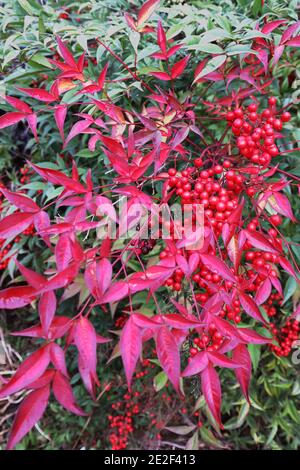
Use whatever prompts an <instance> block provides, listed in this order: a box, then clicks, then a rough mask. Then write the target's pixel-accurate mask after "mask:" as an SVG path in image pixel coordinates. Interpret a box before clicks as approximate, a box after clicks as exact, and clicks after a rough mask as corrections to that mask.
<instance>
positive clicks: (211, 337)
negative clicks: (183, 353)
mask: <svg viewBox="0 0 300 470" xmlns="http://www.w3.org/2000/svg"><path fill="white" fill-rule="evenodd" d="M224 339H225V337H224V336H223V335H222V333H220V331H218V329H217V327H216V325H215V324H214V323H211V324H210V325H209V327H208V328H207V329H206V330H203V332H202V333H200V334H199V333H198V332H197V333H196V336H194V337H193V338H192V340H191V341H192V344H191V347H190V349H189V353H190V356H191V357H192V356H195V355H196V354H197V353H198V352H200V351H202V350H206V351H217V350H218V349H220V347H221V346H222V344H223V341H224Z"/></svg>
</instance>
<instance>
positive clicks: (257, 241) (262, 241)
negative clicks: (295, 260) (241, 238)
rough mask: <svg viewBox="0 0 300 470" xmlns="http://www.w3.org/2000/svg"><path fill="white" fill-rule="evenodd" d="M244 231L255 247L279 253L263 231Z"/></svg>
mask: <svg viewBox="0 0 300 470" xmlns="http://www.w3.org/2000/svg"><path fill="white" fill-rule="evenodd" d="M243 233H245V235H246V237H247V240H249V242H250V243H251V245H252V246H254V248H258V249H259V250H263V251H269V252H270V253H275V254H278V251H277V250H275V249H274V248H273V245H271V243H270V242H269V241H268V240H267V239H266V237H265V236H264V235H262V234H261V233H259V232H254V231H252V230H243Z"/></svg>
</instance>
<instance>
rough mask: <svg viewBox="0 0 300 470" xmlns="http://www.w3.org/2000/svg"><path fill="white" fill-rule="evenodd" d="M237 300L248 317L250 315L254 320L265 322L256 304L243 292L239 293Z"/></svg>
mask: <svg viewBox="0 0 300 470" xmlns="http://www.w3.org/2000/svg"><path fill="white" fill-rule="evenodd" d="M239 299H240V302H241V306H242V308H243V309H244V310H245V312H246V313H248V315H250V317H252V318H254V319H255V320H257V321H259V322H262V323H266V320H265V319H264V317H263V316H262V314H261V313H260V310H259V308H258V306H257V304H256V303H255V301H254V300H253V299H252V298H251V297H250V296H249V295H246V294H244V293H243V292H239Z"/></svg>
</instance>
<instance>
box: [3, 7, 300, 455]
mask: <svg viewBox="0 0 300 470" xmlns="http://www.w3.org/2000/svg"><path fill="white" fill-rule="evenodd" d="M141 3H142V2H140V1H138V0H135V1H125V0H103V1H101V0H91V1H87V2H85V1H77V2H71V3H70V2H67V1H63V0H57V1H55V0H40V1H37V0H6V1H5V2H1V1H0V62H1V64H0V97H1V96H3V95H4V94H5V93H7V94H15V95H16V94H17V93H16V90H15V88H14V86H15V84H16V83H17V85H18V86H23V87H26V86H41V84H42V82H40V81H39V82H38V83H37V81H36V80H37V75H38V74H41V77H42V78H41V80H42V81H43V80H47V77H51V74H52V73H53V72H52V69H51V68H50V67H49V64H48V62H47V61H46V60H45V59H44V55H45V54H46V55H47V54H49V55H50V54H53V53H54V52H53V51H54V48H55V35H56V34H59V35H61V36H62V37H64V39H67V40H68V41H69V43H70V44H71V45H72V48H73V51H76V52H77V53H81V52H82V51H83V50H85V51H86V53H87V56H88V59H89V67H90V69H91V73H93V70H95V74H96V71H97V70H98V68H99V66H98V67H95V64H94V62H98V64H102V65H103V64H104V63H105V62H106V61H107V60H109V59H110V58H109V54H108V53H107V51H105V50H104V48H103V47H102V46H99V45H98V44H97V43H96V42H95V38H97V37H98V38H100V39H101V40H102V41H104V42H105V43H106V44H109V45H111V46H113V49H114V51H116V52H117V53H118V54H119V55H120V56H122V57H123V59H124V61H125V63H126V64H127V65H129V66H132V65H133V64H134V60H135V53H134V52H135V51H138V53H137V60H138V61H141V62H142V66H140V67H139V70H140V73H145V74H146V73H147V71H149V70H153V63H154V62H153V59H151V58H150V55H151V54H152V53H153V52H154V51H155V50H156V49H157V47H156V45H155V43H154V41H153V42H150V41H149V40H148V36H139V35H138V34H137V33H134V32H132V31H131V30H130V29H129V28H128V26H127V25H126V22H125V20H124V17H123V13H124V11H129V12H133V13H134V12H135V11H136V9H137V7H140V5H141ZM262 3H263V2H261V0H259V1H257V0H255V1H250V2H249V1H248V0H239V1H230V0H227V1H223V2H218V1H216V0H213V1H211V0H210V1H205V2H201V1H197V0H191V1H188V2H185V1H184V0H173V1H172V0H165V2H161V7H160V12H161V13H162V14H164V16H165V18H166V19H167V24H168V27H169V29H168V37H169V38H172V37H175V36H176V37H177V38H180V39H184V42H185V44H186V45H187V51H188V52H191V53H192V54H193V61H194V64H192V65H193V66H192V67H189V69H188V73H190V77H187V79H188V82H189V83H190V82H191V81H192V79H193V77H192V70H194V69H195V66H196V65H197V63H198V62H200V60H202V59H203V58H204V57H206V56H207V54H210V53H214V52H216V51H217V48H222V49H223V50H224V51H225V52H226V53H227V54H229V55H230V54H231V55H232V57H235V58H236V57H242V54H243V53H245V52H247V51H248V50H249V49H251V37H253V36H251V33H252V35H253V31H254V28H255V24H256V22H257V21H258V20H259V19H261V18H263V17H264V16H266V15H268V16H271V17H272V18H273V19H278V18H286V19H288V20H289V21H296V20H297V19H298V18H299V11H300V7H299V5H297V4H298V2H297V1H296V0H293V1H277V0H271V1H266V2H265V4H264V6H263V7H262ZM66 8H67V10H66ZM229 33H230V34H229ZM232 35H233V37H234V41H232ZM212 37H214V38H217V41H215V42H217V45H216V44H212V43H211V41H212V39H211V38H212ZM298 50H299V49H298ZM94 59H96V60H94ZM112 64H113V65H112V67H114V69H113V72H114V74H115V75H116V76H117V77H118V76H119V77H120V78H122V77H124V70H122V67H121V66H119V64H118V63H117V62H116V61H113V62H112ZM299 64H300V54H299V52H297V51H296V52H293V54H290V56H289V57H288V58H287V60H286V61H285V60H282V61H281V63H280V65H279V66H278V67H277V68H276V69H275V70H274V77H275V79H274V81H273V83H272V86H271V89H272V93H273V94H274V95H275V96H278V98H279V99H280V102H281V103H282V106H284V104H285V103H286V102H287V100H290V98H291V95H292V96H293V99H294V100H297V96H298V95H299V90H300V68H299ZM43 77H44V78H43ZM180 83H182V82H180ZM206 86H207V85H206V84H199V85H198V92H199V94H201V93H202V92H204V88H205V87H206ZM127 87H128V85H127V84H126V80H125V81H121V82H120V81H119V82H116V83H114V84H111V86H110V88H111V90H112V91H111V94H110V96H111V97H112V98H114V100H115V102H116V103H117V104H118V105H120V106H122V105H124V106H125V105H126V103H127V102H128V100H134V101H135V103H136V104H137V105H138V104H139V102H140V100H141V88H140V84H139V82H135V83H132V82H131V84H130V87H131V89H130V96H129V93H127V91H128V88H127ZM187 92H188V90H186V89H183V90H180V91H179V93H180V94H185V93H187ZM205 92H206V95H205V96H206V99H207V100H213V98H214V96H223V95H224V90H223V89H221V88H220V85H218V84H216V85H214V86H212V87H211V88H210V89H208V90H205ZM17 96H18V94H17ZM65 99H66V100H69V102H70V101H71V100H72V99H73V100H74V96H73V95H72V90H71V91H70V92H67V93H66V95H65ZM0 105H1V106H0V107H1V111H0V113H4V112H5V111H7V110H8V109H9V107H8V106H7V105H6V104H5V102H4V101H3V100H2V101H0ZM40 106H41V107H42V104H40ZM201 111H203V109H201V105H200V106H198V108H197V113H199V114H201ZM293 112H294V114H293V115H294V119H293V122H292V124H289V126H288V127H290V129H291V131H290V133H289V138H290V141H291V144H290V148H292V143H293V142H295V141H299V140H300V126H299V124H300V110H299V108H298V115H297V109H296V112H295V108H294V111H293ZM68 119H69V120H70V119H72V118H68ZM67 124H68V125H70V124H71V121H70V122H68V123H67ZM209 130H210V131H211V132H212V133H213V134H214V135H216V136H221V135H222V132H223V130H224V127H222V124H219V123H216V124H211V123H209ZM39 138H40V142H39V144H37V143H36V142H35V140H34V139H33V137H32V135H31V133H30V132H28V130H27V127H26V126H25V125H24V124H18V125H17V126H13V127H10V128H8V129H5V131H2V132H1V133H0V171H1V180H2V182H3V183H7V182H8V181H11V182H12V186H13V187H14V188H18V187H20V186H22V185H23V186H24V184H25V187H26V188H27V189H29V190H30V189H32V190H37V189H38V190H42V191H43V192H44V200H45V201H51V199H52V198H53V197H55V193H54V191H53V189H49V187H47V184H46V183H42V182H41V181H36V180H35V178H32V179H30V180H28V181H24V180H23V182H22V181H21V178H22V174H21V169H22V167H24V165H25V159H26V158H30V159H31V160H32V161H34V162H47V164H48V166H50V165H51V164H54V163H55V164H56V165H58V167H59V168H61V169H64V168H66V167H67V165H68V161H69V159H70V155H72V156H74V157H75V159H76V162H77V164H78V166H79V169H80V170H81V171H82V172H84V171H85V169H86V168H90V167H92V169H93V171H95V172H97V174H99V178H101V179H102V180H104V181H105V179H106V178H107V175H106V174H105V172H103V171H102V167H101V159H102V158H103V156H101V155H100V156H99V152H94V153H92V152H89V151H88V150H81V148H85V147H86V145H85V144H84V142H85V138H86V137H82V136H81V138H80V139H74V140H73V141H72V144H70V145H69V146H68V150H67V152H64V153H63V154H62V151H61V140H60V137H59V133H58V131H57V127H56V125H55V122H54V120H53V118H51V119H49V115H47V112H43V113H42V115H41V117H40V118H39ZM287 147H288V146H287ZM288 155H289V156H288V157H286V159H285V162H284V163H283V166H282V168H283V169H286V170H287V171H290V172H292V173H294V174H295V175H297V176H300V163H299V162H300V161H299V152H291V153H289V154H288ZM291 197H292V196H291ZM291 202H292V207H293V210H294V213H295V214H296V216H297V215H298V214H299V207H300V204H299V198H297V197H296V196H293V200H292V201H291ZM285 229H286V233H288V237H287V239H288V240H289V239H293V241H295V242H300V230H299V227H297V225H295V224H292V223H291V222H288V221H287V224H286V226H285ZM16 248H17V249H18V250H20V252H21V253H22V254H23V256H25V258H24V261H26V262H30V264H31V266H32V268H33V269H36V270H38V269H39V266H40V265H41V263H42V261H43V259H45V257H46V256H47V254H46V253H44V249H43V246H42V245H41V244H39V242H38V241H37V240H36V239H35V238H34V237H22V239H21V240H20V241H19V242H18V243H17V244H16V246H14V247H13V248H12V250H14V249H16ZM293 250H294V254H295V256H296V258H297V260H298V261H300V251H299V249H298V248H297V247H296V246H295V245H293ZM7 256H8V257H9V253H8V255H7ZM13 270H14V266H13V263H12V262H9V263H8V266H7V268H6V269H5V270H2V271H0V282H1V284H2V286H3V285H4V283H8V282H9V279H10V277H13ZM299 297H300V292H299V290H298V288H297V286H296V283H295V282H293V280H291V281H289V282H288V283H287V284H286V286H285V299H284V305H283V308H282V310H283V315H285V314H287V313H289V312H290V311H291V310H292V307H293V304H295V303H296V302H297V300H298V298H299ZM65 304H66V303H65ZM65 304H64V305H65ZM64 308H66V306H65V307H64ZM67 308H69V309H70V308H71V309H72V308H73V305H72V300H70V301H69V303H68V305H67ZM149 308H151V305H150V306H149ZM25 313H26V315H25ZM61 313H63V311H62V312H61ZM33 318H34V316H33V312H30V311H28V309H26V312H24V313H23V312H22V311H20V310H18V311H16V312H14V311H10V312H9V315H6V316H1V318H0V328H1V330H0V331H1V344H2V348H3V346H5V347H6V355H5V356H6V358H5V361H4V360H3V357H4V355H3V354H2V355H0V367H1V368H3V369H6V368H8V369H9V368H13V369H14V368H15V367H16V366H17V365H18V363H19V360H20V357H19V356H18V355H17V353H15V351H18V354H20V356H22V354H23V353H24V354H25V352H28V344H30V342H28V340H26V341H23V340H22V339H20V338H13V337H9V336H8V334H7V332H8V331H12V330H17V329H20V328H21V327H22V328H25V327H26V326H29V325H31V324H32V320H33ZM98 318H99V320H98V322H99V324H97V317H95V327H96V329H97V331H99V332H100V333H101V329H103V332H104V331H106V330H107V329H110V330H114V329H116V324H115V322H116V318H118V313H117V314H116V317H115V318H111V317H110V316H106V317H105V318H104V319H103V316H102V317H101V321H100V316H99V317H98ZM25 348H26V350H25ZM101 351H102V352H101V357H100V358H99V360H100V369H99V376H100V377H102V384H104V385H105V386H106V385H107V391H106V392H105V393H104V394H103V396H102V397H101V398H100V399H99V402H98V403H96V404H94V403H92V402H91V400H89V398H87V396H86V394H85V392H84V390H83V387H82V385H81V384H80V381H79V376H78V374H75V375H74V377H73V379H72V385H73V387H74V390H75V393H76V396H77V398H78V400H79V403H80V404H81V405H82V406H83V407H85V408H86V409H87V410H88V411H91V412H92V415H91V418H81V417H78V416H73V415H71V414H70V413H68V412H67V411H64V410H62V409H61V407H60V406H59V405H58V404H56V403H51V405H50V407H49V408H48V410H47V412H46V415H45V416H44V418H43V420H42V422H41V423H40V427H39V428H38V430H34V431H32V432H31V433H30V434H29V435H28V436H26V438H25V439H24V440H23V441H22V443H21V444H19V445H18V449H30V448H33V449H72V448H74V449H76V448H87V449H90V448H96V449H97V448H98V449H103V448H110V442H109V433H108V432H107V429H108V425H109V421H108V416H109V415H110V414H114V413H116V412H115V411H114V410H113V408H112V405H113V404H114V403H116V402H120V403H121V405H120V406H121V409H122V407H123V406H124V402H125V401H126V400H125V399H124V395H125V394H126V391H127V389H126V385H125V382H124V374H123V371H122V366H121V361H120V359H117V360H116V361H113V362H112V363H111V364H110V365H109V366H107V365H106V362H107V359H108V357H109V347H107V351H106V353H105V347H103V348H102V350H101ZM103 351H104V352H103ZM251 354H252V357H253V359H254V364H255V372H254V375H253V379H252V389H251V397H252V403H253V405H252V407H251V408H249V406H248V404H247V403H246V402H245V400H244V399H243V398H241V394H240V391H239V389H238V386H237V385H236V384H235V383H234V380H233V377H232V374H231V373H230V372H228V371H226V370H223V371H222V385H223V408H222V411H223V417H224V423H225V432H223V433H222V435H218V433H217V431H216V429H214V426H213V422H212V420H211V417H210V415H209V413H208V411H207V410H206V408H205V406H204V403H203V401H201V400H199V401H198V403H197V410H195V409H194V401H195V400H194V396H193V393H194V391H193V390H192V389H191V391H190V400H188V403H187V404H184V405H183V403H181V402H180V400H179V399H178V398H176V397H174V394H173V393H172V391H171V390H170V393H169V392H168V387H167V388H163V389H162V390H160V387H161V386H162V385H163V384H162V383H161V377H160V376H157V374H158V373H159V370H160V369H159V368H158V367H157V366H156V364H155V363H154V364H152V366H149V365H148V366H145V368H144V369H145V370H146V371H147V375H145V377H141V378H139V379H138V380H137V383H136V386H135V390H136V391H138V392H139V393H140V396H139V397H136V398H135V402H136V403H139V405H140V411H139V412H138V413H137V414H136V415H135V416H134V431H133V433H131V434H130V436H129V443H128V448H130V449H140V448H146V449H147V448H156V447H157V445H160V446H161V448H172V446H175V447H176V446H177V447H183V448H184V447H185V446H186V445H187V446H190V448H191V447H192V446H193V445H194V444H193V442H192V441H191V439H192V436H193V435H194V434H193V432H192V430H193V429H194V427H193V426H195V424H197V421H198V417H196V416H194V414H193V413H194V412H195V411H196V412H199V413H200V416H201V417H202V418H203V419H202V420H203V423H204V425H203V426H202V427H201V428H200V432H199V441H198V443H197V445H199V447H200V448H211V447H217V448H229V449H257V448H258V449H264V448H267V449H297V448H299V444H300V414H299V408H300V398H299V397H300V365H297V364H293V363H292V361H291V358H278V357H276V356H274V354H273V353H272V352H271V351H270V350H269V349H268V348H267V347H260V346H257V345H256V346H254V345H252V346H251ZM1 358H2V363H1ZM4 362H5V363H4ZM68 366H69V368H70V370H71V371H72V368H73V370H75V362H74V364H72V363H70V364H68ZM152 381H154V385H155V388H156V390H157V391H155V390H153V389H152V388H151V387H150V384H151V382H152ZM109 387H111V389H110V390H109ZM168 397H169V398H168ZM14 409H15V405H14V403H4V402H0V448H1V446H3V447H4V442H5V438H6V433H7V430H8V428H9V426H10V422H11V417H12V415H13V412H14ZM174 410H176V411H175V412H174ZM152 413H153V414H154V415H155V419H156V420H157V421H158V423H153V419H154V417H153V416H152ZM174 426H176V429H173V430H172V429H171V430H168V429H166V427H173V428H174ZM183 426H184V428H183ZM174 431H175V432H174ZM158 433H159V434H160V436H158Z"/></svg>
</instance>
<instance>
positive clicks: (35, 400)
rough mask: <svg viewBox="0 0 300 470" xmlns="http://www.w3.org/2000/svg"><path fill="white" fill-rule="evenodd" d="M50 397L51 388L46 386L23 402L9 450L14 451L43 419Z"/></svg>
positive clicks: (13, 428)
mask: <svg viewBox="0 0 300 470" xmlns="http://www.w3.org/2000/svg"><path fill="white" fill-rule="evenodd" d="M49 395H50V386H49V385H45V386H44V387H42V388H39V389H37V390H34V391H33V392H31V393H30V394H29V395H27V397H26V398H25V399H24V400H23V401H22V403H21V405H20V406H19V409H18V411H17V414H16V417H15V419H14V422H13V425H12V429H11V433H10V436H9V439H8V444H7V450H11V449H13V448H14V447H15V446H16V445H17V444H18V442H20V441H21V439H23V437H24V436H25V435H26V434H27V433H28V432H29V431H30V430H31V429H32V428H33V426H34V425H35V424H36V423H37V422H38V421H39V420H40V419H41V417H42V416H43V414H44V411H45V409H46V407H47V404H48V400H49Z"/></svg>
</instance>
